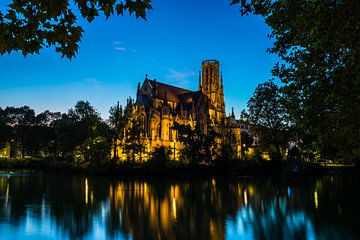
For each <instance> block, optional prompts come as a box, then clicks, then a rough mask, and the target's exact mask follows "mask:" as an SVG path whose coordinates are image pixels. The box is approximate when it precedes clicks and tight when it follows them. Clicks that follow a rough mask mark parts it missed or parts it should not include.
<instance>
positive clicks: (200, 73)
mask: <svg viewBox="0 0 360 240" xmlns="http://www.w3.org/2000/svg"><path fill="white" fill-rule="evenodd" d="M199 91H201V71H199Z"/></svg>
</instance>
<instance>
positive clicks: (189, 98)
mask: <svg viewBox="0 0 360 240" xmlns="http://www.w3.org/2000/svg"><path fill="white" fill-rule="evenodd" d="M146 81H147V82H148V83H149V84H150V86H151V88H152V89H154V87H155V83H156V98H159V99H163V100H165V98H166V99H167V100H168V101H171V102H177V103H180V104H181V105H182V106H183V107H185V108H187V109H191V108H192V105H193V104H195V105H198V104H204V103H205V104H206V105H207V106H208V107H209V108H210V109H215V107H214V106H213V105H212V104H211V103H210V101H209V99H208V98H207V97H206V95H204V94H203V93H202V92H201V91H191V90H187V89H184V88H179V87H176V86H172V85H169V84H166V83H162V82H158V81H156V80H150V79H148V78H146V79H145V82H146ZM150 101H151V100H150V98H149V97H147V96H145V95H144V96H143V97H142V99H141V102H143V103H145V104H146V103H148V104H149V103H150Z"/></svg>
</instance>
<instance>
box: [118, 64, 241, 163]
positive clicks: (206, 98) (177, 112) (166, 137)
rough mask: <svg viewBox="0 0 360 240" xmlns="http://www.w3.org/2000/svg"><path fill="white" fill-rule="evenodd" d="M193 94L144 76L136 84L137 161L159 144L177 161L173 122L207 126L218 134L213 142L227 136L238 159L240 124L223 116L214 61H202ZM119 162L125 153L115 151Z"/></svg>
mask: <svg viewBox="0 0 360 240" xmlns="http://www.w3.org/2000/svg"><path fill="white" fill-rule="evenodd" d="M198 81H199V86H198V90H197V91H191V90H187V89H183V88H179V87H176V86H172V85H168V84H165V83H162V82H159V81H157V80H156V79H153V80H152V79H148V77H147V76H146V78H145V80H144V82H143V83H142V85H140V83H139V85H138V89H137V96H136V101H135V103H134V108H133V116H134V117H136V118H140V120H141V121H140V122H141V125H142V127H143V136H142V139H143V144H144V146H145V148H144V150H143V152H142V153H141V154H140V155H141V156H139V157H138V158H139V159H140V160H145V159H147V156H148V154H149V153H150V152H151V151H152V150H153V149H154V148H155V147H159V146H161V145H163V146H166V147H170V148H171V149H172V152H173V154H172V155H171V158H172V159H178V154H179V150H181V147H182V146H181V143H180V142H179V141H178V133H177V130H174V129H173V126H174V123H175V122H176V123H178V124H180V125H190V126H191V128H192V129H194V128H195V126H198V127H200V130H201V131H202V132H203V133H205V134H206V133H207V130H208V127H209V125H211V126H212V127H213V129H214V130H215V131H216V132H217V133H219V136H220V137H219V139H217V142H218V143H219V144H220V143H221V142H222V141H225V136H230V135H231V142H230V143H231V145H232V147H233V151H234V156H236V157H240V153H241V149H240V148H241V144H240V124H239V123H238V121H237V120H236V119H235V116H234V112H233V111H232V114H231V115H229V116H226V113H225V101H224V85H223V79H222V74H220V71H219V62H218V61H217V60H206V61H203V62H202V71H201V73H200V74H199V80H198ZM118 154H119V156H120V158H121V159H126V153H125V152H123V151H121V150H120V152H118Z"/></svg>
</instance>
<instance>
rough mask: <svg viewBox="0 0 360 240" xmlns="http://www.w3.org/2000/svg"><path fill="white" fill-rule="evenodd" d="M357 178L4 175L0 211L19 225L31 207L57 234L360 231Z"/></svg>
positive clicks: (264, 235) (330, 234)
mask: <svg viewBox="0 0 360 240" xmlns="http://www.w3.org/2000/svg"><path fill="white" fill-rule="evenodd" d="M358 180H359V178H358V177H345V176H325V177H322V178H318V179H311V178H304V179H297V180H296V181H284V180H274V179H271V180H266V179H257V180H256V179H252V180H244V179H242V180H240V181H227V180H222V179H218V180H215V179H210V180H199V181H191V182H190V181H187V182H169V181H168V182H166V181H161V180H157V181H145V180H114V179H106V178H95V177H91V178H86V177H71V176H47V175H42V174H36V175H29V176H24V177H10V178H7V177H0V196H1V198H0V204H1V205H0V206H1V207H0V219H7V221H8V222H10V223H11V224H13V225H21V222H22V221H24V216H26V215H27V214H28V211H29V209H31V217H32V218H34V220H35V221H43V220H44V218H47V220H49V219H50V221H51V224H52V225H53V226H55V227H56V230H57V232H58V233H57V234H58V236H68V237H70V238H82V237H85V236H87V235H89V234H90V235H91V234H93V233H94V229H93V226H94V222H102V223H103V225H102V227H103V230H104V231H106V235H107V236H108V237H109V238H115V237H119V236H120V235H125V236H127V237H130V236H131V237H132V238H133V239H224V238H225V237H226V236H227V237H229V236H233V237H239V236H240V237H254V238H260V239H274V238H278V239H290V238H307V237H311V236H319V235H321V236H324V237H326V238H329V239H332V238H336V237H339V236H347V235H346V232H347V233H351V234H352V236H356V235H359V232H357V231H359V230H357V229H359V223H358V221H356V219H355V217H357V216H356V214H354V213H356V212H360V211H359V210H360V209H359V205H358V202H359V181H358ZM44 206H46V207H45V208H44ZM2 221H3V220H2ZM0 223H1V222H0ZM339 234H342V235H339ZM344 234H345V235H344ZM348 236H349V237H351V235H348Z"/></svg>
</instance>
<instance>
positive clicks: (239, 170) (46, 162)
mask: <svg viewBox="0 0 360 240" xmlns="http://www.w3.org/2000/svg"><path fill="white" fill-rule="evenodd" d="M0 169H2V170H9V171H11V170H21V169H30V170H31V169H34V170H44V171H48V172H61V173H74V174H96V175H117V176H160V177H172V178H181V177H192V176H246V175H254V176H256V175H258V176H259V175H298V174H310V175H314V174H323V173H334V172H336V173H344V172H345V173H349V172H356V171H357V170H356V168H346V169H343V168H326V167H323V166H321V165H319V164H315V163H308V162H290V161H283V162H272V161H262V160H234V161H230V162H215V164H211V165H206V164H199V165H189V164H184V163H181V162H173V161H170V162H166V163H163V164H160V165H159V164H157V163H156V164H155V163H154V162H150V161H149V162H146V163H136V162H122V163H115V162H111V161H106V162H98V163H96V164H95V163H90V162H82V163H74V162H68V161H60V160H58V159H56V158H53V157H47V158H37V159H13V158H0ZM357 172H358V171H357Z"/></svg>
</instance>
